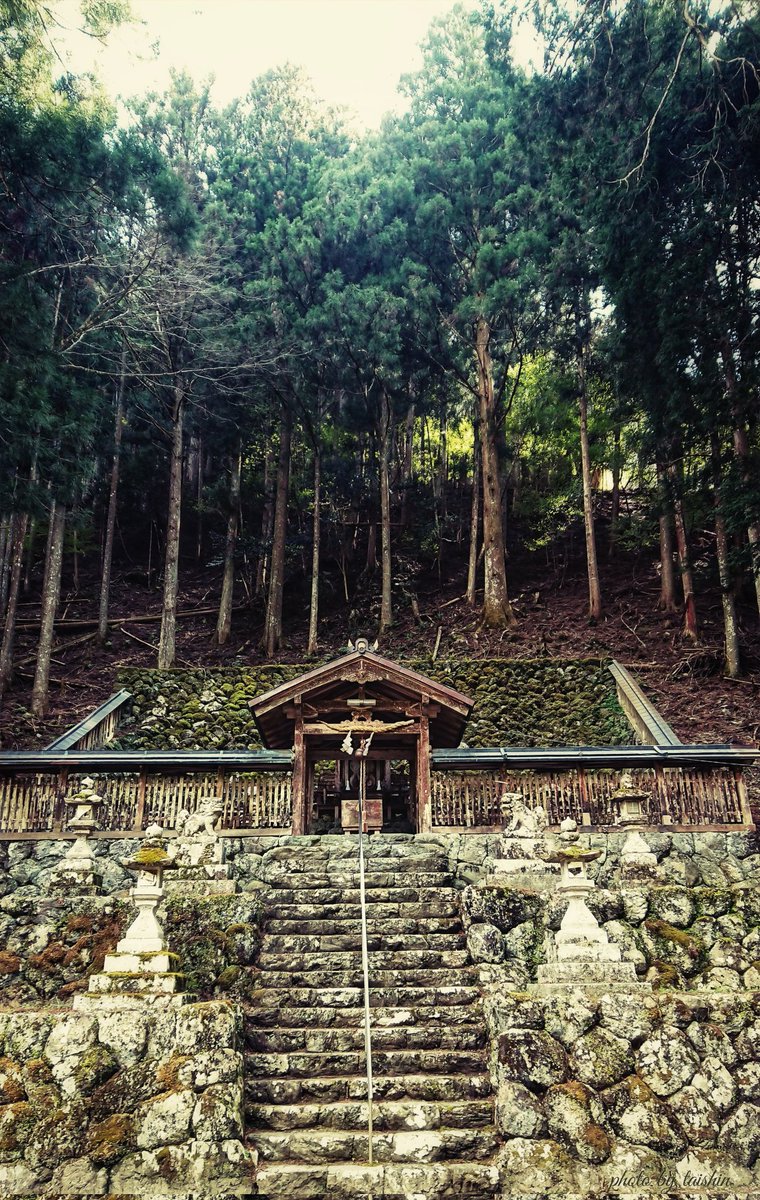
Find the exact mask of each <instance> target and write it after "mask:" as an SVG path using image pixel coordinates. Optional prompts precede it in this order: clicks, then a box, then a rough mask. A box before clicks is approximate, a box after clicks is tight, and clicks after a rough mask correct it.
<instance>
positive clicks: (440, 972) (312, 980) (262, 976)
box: [257, 963, 476, 989]
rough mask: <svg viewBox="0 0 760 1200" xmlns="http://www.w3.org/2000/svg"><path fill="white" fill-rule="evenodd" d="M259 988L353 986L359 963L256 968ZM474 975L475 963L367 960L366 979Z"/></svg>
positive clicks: (403, 981)
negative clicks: (388, 964)
mask: <svg viewBox="0 0 760 1200" xmlns="http://www.w3.org/2000/svg"><path fill="white" fill-rule="evenodd" d="M257 975H258V981H257V982H258V986H259V987H262V988H276V989H281V988H288V989H291V988H354V987H362V986H363V983H364V977H363V975H362V971H361V967H359V968H358V969H354V970H353V971H351V970H342V971H338V970H335V971H330V970H326V971H319V970H313V971H270V970H261V971H258V972H257ZM474 978H476V968H475V967H430V968H423V967H407V968H403V967H400V968H399V969H398V970H393V969H392V968H388V969H384V968H380V967H377V966H375V965H374V964H373V963H370V975H369V982H370V987H373V988H393V987H400V988H407V987H417V988H437V987H446V986H447V985H450V984H460V985H461V984H466V983H469V982H470V981H471V980H473V979H474Z"/></svg>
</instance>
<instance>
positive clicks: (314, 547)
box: [306, 446, 322, 654]
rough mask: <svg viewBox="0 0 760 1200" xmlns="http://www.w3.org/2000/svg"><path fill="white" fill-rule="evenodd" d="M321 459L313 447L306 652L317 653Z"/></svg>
mask: <svg viewBox="0 0 760 1200" xmlns="http://www.w3.org/2000/svg"><path fill="white" fill-rule="evenodd" d="M321 488H322V459H321V455H320V453H319V447H318V446H315V447H314V514H313V519H312V536H311V600H310V603H309V640H308V643H307V646H306V653H307V654H316V653H317V625H318V622H319V549H320V527H321V522H320V517H321Z"/></svg>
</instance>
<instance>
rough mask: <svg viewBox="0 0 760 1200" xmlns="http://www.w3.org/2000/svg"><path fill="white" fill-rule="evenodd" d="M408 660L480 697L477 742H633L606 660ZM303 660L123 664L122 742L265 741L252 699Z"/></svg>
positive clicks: (473, 734)
mask: <svg viewBox="0 0 760 1200" xmlns="http://www.w3.org/2000/svg"><path fill="white" fill-rule="evenodd" d="M404 665H405V666H408V667H410V668H411V669H412V670H415V671H419V672H421V673H422V674H426V675H429V676H430V677H431V678H433V679H436V680H438V681H439V682H440V683H444V684H447V685H448V686H449V687H454V688H456V689H457V690H458V691H461V692H464V693H465V694H466V695H468V696H470V697H471V698H472V699H473V700H474V701H475V708H474V710H473V714H472V717H471V719H470V721H469V723H468V725H467V728H466V729H465V734H464V739H463V740H464V742H465V743H466V744H467V745H469V746H503V745H512V746H562V745H589V746H615V745H624V744H630V743H631V742H632V741H634V740H635V739H634V736H633V733H632V731H631V727H630V725H629V724H628V721H627V720H626V718H625V715H624V714H623V711H622V709H621V708H620V705H619V704H618V701H617V692H616V688H615V681H614V680H613V678H612V675H611V674H610V672H609V669H608V666H607V663H606V661H604V660H601V659H584V660H578V661H572V660H570V661H565V660H553V659H522V660H521V659H489V660H488V661H485V660H483V659H441V660H438V661H437V662H435V663H431V662H430V661H429V660H428V659H409V660H406V661H405V662H404ZM303 672H304V667H303V665H302V664H293V663H284V664H280V665H271V666H262V667H243V666H241V667H234V668H232V667H231V668H219V669H217V670H208V671H207V670H190V671H187V670H172V671H153V670H142V669H134V668H133V669H130V670H126V671H122V672H121V673H120V675H119V678H118V685H119V687H123V688H126V689H127V690H128V691H130V692H131V693H132V695H133V697H134V699H133V705H132V715H131V717H130V718H128V722H129V723H128V724H126V725H125V727H124V728H123V730H122V732H121V734H120V737H119V740H118V741H117V742H114V743H112V745H113V746H114V748H116V747H117V746H119V747H121V748H123V749H149V750H153V749H155V750H164V749H186V750H225V749H246V748H247V749H252V750H254V749H258V748H259V747H260V746H261V741H260V738H259V735H258V731H257V729H256V726H255V725H254V723H253V720H252V719H251V712H250V708H249V702H250V701H251V700H253V699H254V698H255V697H256V696H259V695H261V694H262V692H266V691H269V689H270V688H273V687H277V685H278V684H280V683H283V682H285V681H287V680H290V679H295V678H297V676H299V675H301V674H303Z"/></svg>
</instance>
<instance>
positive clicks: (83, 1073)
mask: <svg viewBox="0 0 760 1200" xmlns="http://www.w3.org/2000/svg"><path fill="white" fill-rule="evenodd" d="M118 1069H119V1064H118V1062H117V1060H116V1058H115V1057H114V1055H113V1054H112V1052H111V1051H110V1050H109V1048H108V1046H102V1045H100V1044H99V1043H98V1044H96V1045H95V1046H91V1047H90V1049H89V1050H87V1051H85V1053H84V1054H83V1055H82V1057H81V1059H80V1060H79V1062H78V1063H77V1066H76V1068H75V1070H74V1079H75V1081H76V1085H77V1087H78V1088H79V1091H80V1092H81V1093H82V1095H84V1096H88V1095H89V1094H90V1092H92V1091H94V1090H95V1088H97V1087H100V1085H101V1084H102V1083H105V1082H106V1080H107V1079H110V1078H111V1076H112V1075H115V1074H116V1072H117V1071H118Z"/></svg>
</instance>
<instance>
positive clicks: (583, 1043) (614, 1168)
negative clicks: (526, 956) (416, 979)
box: [486, 987, 760, 1197]
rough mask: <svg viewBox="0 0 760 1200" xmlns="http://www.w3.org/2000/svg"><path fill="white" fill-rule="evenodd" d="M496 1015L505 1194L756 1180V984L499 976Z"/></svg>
mask: <svg viewBox="0 0 760 1200" xmlns="http://www.w3.org/2000/svg"><path fill="white" fill-rule="evenodd" d="M486 1015H487V1021H488V1025H489V1029H490V1032H491V1035H492V1045H493V1048H494V1066H493V1071H494V1077H495V1080H496V1086H497V1122H498V1125H499V1128H500V1130H501V1131H502V1133H503V1135H504V1137H505V1139H506V1140H505V1146H504V1150H503V1176H502V1180H503V1188H504V1195H509V1196H513V1197H514V1196H519V1195H521V1194H529V1195H534V1196H535V1195H541V1196H562V1197H567V1196H568V1195H573V1194H575V1195H580V1196H586V1197H588V1196H592V1195H593V1196H598V1195H604V1194H608V1195H615V1196H617V1195H629V1196H630V1195H640V1196H642V1197H643V1196H652V1195H657V1196H664V1195H667V1194H668V1193H673V1192H678V1193H679V1195H680V1194H686V1195H691V1194H693V1195H702V1196H711V1197H718V1196H722V1195H725V1194H726V1193H728V1194H729V1195H731V1194H737V1193H740V1194H744V1195H746V1194H747V1193H751V1194H752V1195H755V1194H756V1189H757V1188H758V1187H759V1186H760V1165H759V1164H758V1158H759V1157H760V1105H758V1100H760V994H754V995H753V994H750V993H741V994H738V995H725V994H724V995H707V996H705V995H702V996H696V995H693V994H689V995H688V996H680V995H676V994H673V995H669V996H667V997H658V998H655V997H654V996H652V995H651V994H647V993H646V992H643V991H642V992H641V993H639V994H636V993H633V992H631V993H624V994H615V993H613V994H607V995H604V996H602V997H601V999H597V1000H594V999H591V998H589V996H587V995H584V994H583V993H581V992H580V991H577V990H576V991H574V990H568V992H567V993H566V994H564V995H562V996H551V997H549V998H541V997H540V996H527V995H525V994H515V993H509V992H506V991H504V990H503V989H500V988H498V987H494V988H492V989H491V990H490V992H489V994H488V996H487V998H486ZM681 1189H683V1192H682V1191H681Z"/></svg>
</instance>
